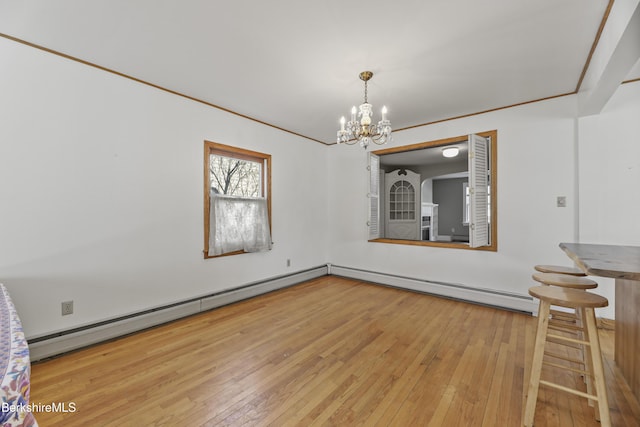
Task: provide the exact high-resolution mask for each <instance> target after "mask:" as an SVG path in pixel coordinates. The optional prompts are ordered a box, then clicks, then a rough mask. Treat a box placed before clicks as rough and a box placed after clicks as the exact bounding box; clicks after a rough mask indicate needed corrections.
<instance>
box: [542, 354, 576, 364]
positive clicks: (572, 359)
mask: <svg viewBox="0 0 640 427" xmlns="http://www.w3.org/2000/svg"><path fill="white" fill-rule="evenodd" d="M544 355H545V356H549V357H553V358H554V359H560V360H564V361H567V362H571V363H576V364H578V365H584V364H585V363H584V360H580V359H574V358H571V357H567V356H561V355H559V354H555V353H551V352H549V351H545V352H544ZM543 363H544V362H543Z"/></svg>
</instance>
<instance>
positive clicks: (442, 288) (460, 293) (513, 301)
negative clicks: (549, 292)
mask: <svg viewBox="0 0 640 427" xmlns="http://www.w3.org/2000/svg"><path fill="white" fill-rule="evenodd" d="M329 274H333V275H335V276H342V277H348V278H351V279H358V280H364V281H367V282H371V283H377V284H381V285H385V286H391V287H394V288H401V289H409V290H412V291H417V292H421V293H425V294H430V295H437V296H441V297H446V298H451V299H456V300H460V301H467V302H472V303H475V304H482V305H487V306H492V307H499V308H505V309H508V310H513V311H520V312H524V313H535V312H537V306H536V305H535V303H534V301H533V298H532V297H530V296H529V295H520V294H515V293H510V292H503V291H498V290H494V289H484V288H472V287H470V286H465V285H462V284H457V283H446V282H437V281H430V280H424V279H416V278H414V277H405V276H398V275H394V274H386V273H378V272H375V271H368V270H361V269H357V268H350V267H341V266H337V265H329Z"/></svg>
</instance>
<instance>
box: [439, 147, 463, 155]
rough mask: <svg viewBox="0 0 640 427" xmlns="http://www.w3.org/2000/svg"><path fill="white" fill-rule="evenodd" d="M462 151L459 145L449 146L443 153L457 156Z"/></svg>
mask: <svg viewBox="0 0 640 427" xmlns="http://www.w3.org/2000/svg"><path fill="white" fill-rule="evenodd" d="M459 152H460V149H459V148H458V147H447V148H443V149H442V155H443V156H445V157H455V156H457V155H458V153H459Z"/></svg>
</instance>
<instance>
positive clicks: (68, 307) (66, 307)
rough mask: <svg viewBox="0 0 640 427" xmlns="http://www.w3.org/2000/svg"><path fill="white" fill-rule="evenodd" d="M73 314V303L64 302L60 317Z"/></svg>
mask: <svg viewBox="0 0 640 427" xmlns="http://www.w3.org/2000/svg"><path fill="white" fill-rule="evenodd" d="M68 314H73V301H64V302H63V303H62V315H63V316H66V315H68Z"/></svg>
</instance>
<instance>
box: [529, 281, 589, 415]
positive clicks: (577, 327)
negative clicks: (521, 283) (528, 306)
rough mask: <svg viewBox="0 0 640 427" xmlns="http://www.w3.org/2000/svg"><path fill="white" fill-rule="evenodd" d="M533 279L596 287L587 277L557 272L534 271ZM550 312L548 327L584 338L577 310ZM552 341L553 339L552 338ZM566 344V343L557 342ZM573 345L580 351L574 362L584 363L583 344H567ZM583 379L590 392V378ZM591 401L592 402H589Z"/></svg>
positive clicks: (555, 284) (571, 286)
mask: <svg viewBox="0 0 640 427" xmlns="http://www.w3.org/2000/svg"><path fill="white" fill-rule="evenodd" d="M532 277H533V280H535V281H536V282H540V283H542V284H543V285H547V286H559V287H561V288H570V289H579V290H582V291H586V290H587V289H595V288H597V287H598V283H597V282H596V281H594V280H591V279H589V278H587V277H579V276H572V275H567V274H559V273H534V274H533V276H532ZM549 311H550V313H551V319H550V320H549V329H553V330H555V331H562V332H565V333H568V334H571V335H573V336H575V337H576V338H578V339H579V340H584V334H583V330H584V327H583V326H584V325H583V324H582V319H581V316H580V313H579V312H578V310H574V311H573V312H572V313H571V312H566V311H560V310H555V309H550V310H549ZM552 341H553V340H552ZM559 344H562V345H567V344H566V343H559ZM569 346H570V347H574V348H575V349H577V350H578V351H579V352H580V359H579V360H578V359H575V360H574V362H575V363H578V364H580V365H583V366H584V365H585V364H586V356H585V349H584V346H582V345H579V344H574V345H569ZM584 381H585V382H586V383H587V387H588V390H589V392H591V388H592V387H591V381H590V378H588V377H587V376H584ZM590 403H592V402H590Z"/></svg>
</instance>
